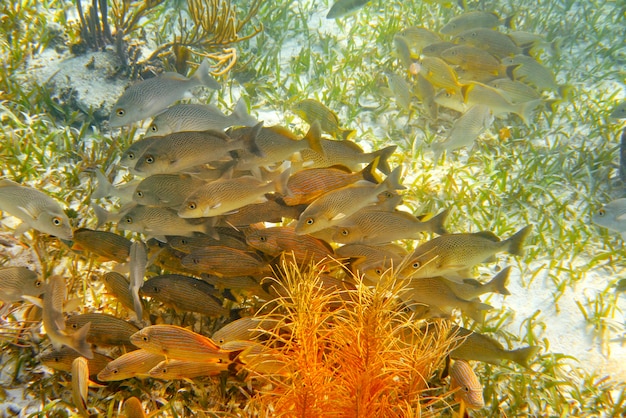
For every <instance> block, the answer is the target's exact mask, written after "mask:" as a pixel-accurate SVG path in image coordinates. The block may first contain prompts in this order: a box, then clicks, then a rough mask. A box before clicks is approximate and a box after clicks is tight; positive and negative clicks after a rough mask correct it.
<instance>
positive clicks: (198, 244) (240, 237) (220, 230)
mask: <svg viewBox="0 0 626 418" xmlns="http://www.w3.org/2000/svg"><path fill="white" fill-rule="evenodd" d="M215 233H216V234H217V235H218V237H217V239H216V238H214V237H210V236H208V235H197V236H194V237H185V236H178V235H175V236H168V237H166V238H167V244H168V245H169V246H170V247H171V248H172V249H174V250H177V251H180V252H183V253H185V254H190V253H192V252H193V251H195V250H197V249H199V248H203V247H209V246H213V245H221V246H224V247H230V248H235V249H238V250H243V251H246V250H248V245H247V244H246V237H245V235H244V234H243V233H242V232H239V231H236V230H235V229H233V228H231V227H228V228H224V227H216V228H215Z"/></svg>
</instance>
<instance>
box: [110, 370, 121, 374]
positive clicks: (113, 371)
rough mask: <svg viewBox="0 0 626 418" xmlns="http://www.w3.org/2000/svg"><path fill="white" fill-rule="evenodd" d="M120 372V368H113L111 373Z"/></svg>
mask: <svg viewBox="0 0 626 418" xmlns="http://www.w3.org/2000/svg"><path fill="white" fill-rule="evenodd" d="M119 372H120V371H119V370H118V369H113V370H111V373H113V374H118V373H119Z"/></svg>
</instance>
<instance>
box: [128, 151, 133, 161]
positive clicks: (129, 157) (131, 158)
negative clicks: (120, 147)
mask: <svg viewBox="0 0 626 418" xmlns="http://www.w3.org/2000/svg"><path fill="white" fill-rule="evenodd" d="M127 156H128V159H129V160H134V159H135V153H134V152H129V153H128V154H127Z"/></svg>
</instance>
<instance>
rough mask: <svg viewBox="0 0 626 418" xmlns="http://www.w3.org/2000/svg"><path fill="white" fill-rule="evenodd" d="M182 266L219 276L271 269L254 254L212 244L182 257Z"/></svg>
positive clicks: (246, 273) (259, 272)
mask: <svg viewBox="0 0 626 418" xmlns="http://www.w3.org/2000/svg"><path fill="white" fill-rule="evenodd" d="M181 263H182V265H183V267H185V268H187V269H189V270H192V271H194V272H196V273H197V274H201V273H207V274H213V275H216V276H219V277H238V276H257V275H260V274H265V273H269V272H270V271H271V269H270V267H269V266H268V264H267V263H266V262H264V261H262V260H261V259H260V258H258V257H257V256H256V254H253V253H250V252H247V251H241V250H236V249H234V248H228V247H222V246H213V247H206V248H200V249H198V250H195V251H193V252H192V253H191V254H188V255H186V256H184V257H183V259H182V260H181Z"/></svg>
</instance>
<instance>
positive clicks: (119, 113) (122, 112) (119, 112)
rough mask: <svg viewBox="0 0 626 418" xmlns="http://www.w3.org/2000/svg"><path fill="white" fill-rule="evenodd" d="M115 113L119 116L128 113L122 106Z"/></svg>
mask: <svg viewBox="0 0 626 418" xmlns="http://www.w3.org/2000/svg"><path fill="white" fill-rule="evenodd" d="M115 114H116V115H117V116H120V117H122V116H124V115H125V114H126V111H125V110H124V109H122V108H120V109H117V110H116V111H115Z"/></svg>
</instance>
